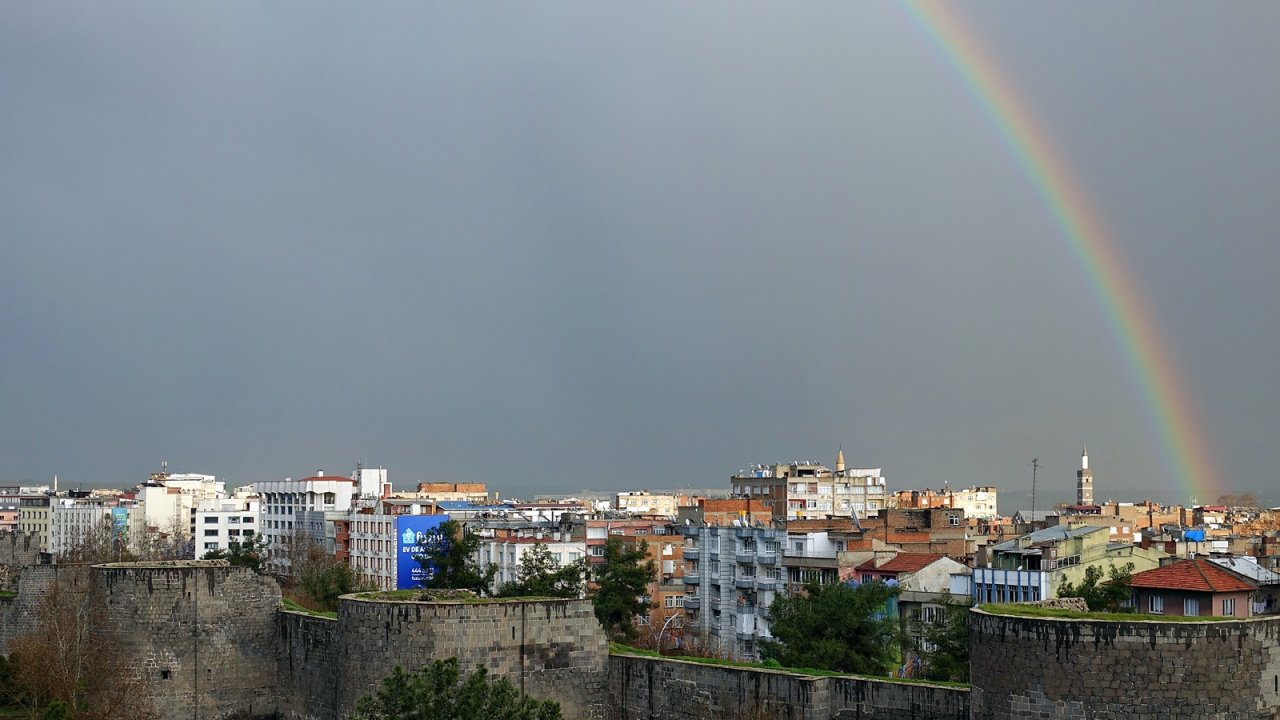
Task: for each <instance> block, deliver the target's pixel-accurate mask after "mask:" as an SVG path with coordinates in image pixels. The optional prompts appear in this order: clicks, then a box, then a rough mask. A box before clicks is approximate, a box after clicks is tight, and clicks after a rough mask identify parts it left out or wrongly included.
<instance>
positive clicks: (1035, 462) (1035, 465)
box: [1029, 458, 1040, 531]
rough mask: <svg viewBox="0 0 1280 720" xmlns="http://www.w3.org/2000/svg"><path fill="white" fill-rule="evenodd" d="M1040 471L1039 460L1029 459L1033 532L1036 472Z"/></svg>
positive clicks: (1033, 525)
mask: <svg viewBox="0 0 1280 720" xmlns="http://www.w3.org/2000/svg"><path fill="white" fill-rule="evenodd" d="M1039 469H1040V458H1031V517H1030V518H1029V520H1030V521H1031V529H1032V531H1034V530H1035V522H1036V471H1038V470H1039Z"/></svg>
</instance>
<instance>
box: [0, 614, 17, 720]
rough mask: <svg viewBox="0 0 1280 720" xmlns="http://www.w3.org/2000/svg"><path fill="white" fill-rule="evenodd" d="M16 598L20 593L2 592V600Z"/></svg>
mask: <svg viewBox="0 0 1280 720" xmlns="http://www.w3.org/2000/svg"><path fill="white" fill-rule="evenodd" d="M16 597H18V593H16V592H14V591H12V590H0V600H13V599H14V598H16ZM0 717H2V716H0Z"/></svg>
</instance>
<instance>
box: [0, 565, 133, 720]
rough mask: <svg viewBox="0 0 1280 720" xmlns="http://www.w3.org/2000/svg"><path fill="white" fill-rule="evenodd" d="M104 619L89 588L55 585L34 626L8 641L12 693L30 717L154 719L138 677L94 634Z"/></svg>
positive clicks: (112, 647) (108, 643) (116, 651)
mask: <svg viewBox="0 0 1280 720" xmlns="http://www.w3.org/2000/svg"><path fill="white" fill-rule="evenodd" d="M104 621H105V614H104V605H103V599H102V597H101V595H100V594H98V592H96V591H95V590H94V589H93V588H90V590H89V591H88V592H87V593H76V592H70V591H67V590H65V589H63V588H60V587H59V586H58V584H57V583H54V584H53V585H52V586H51V587H50V589H49V592H48V594H47V595H46V596H45V597H44V599H43V600H42V601H41V602H40V605H39V606H38V607H37V608H36V613H35V623H34V629H33V630H31V631H29V632H26V633H23V634H21V635H18V636H17V637H15V638H13V639H12V640H11V641H10V642H9V659H10V661H11V663H12V669H13V676H12V681H11V682H12V688H13V690H12V692H14V693H15V694H16V696H17V697H18V699H19V701H20V702H21V704H22V705H24V706H26V707H27V708H28V710H29V711H30V712H31V715H32V717H36V716H37V714H38V713H39V712H41V711H43V713H44V714H43V717H48V718H68V719H70V720H154V719H155V718H157V717H158V714H157V712H156V709H155V707H154V705H152V704H151V702H150V700H149V696H148V694H147V693H146V692H145V685H144V682H143V680H142V678H141V677H139V676H138V675H137V674H135V673H133V672H132V671H130V670H128V669H126V668H124V667H122V666H121V665H120V664H119V655H120V653H119V648H118V647H117V646H115V644H114V643H112V642H111V641H109V640H107V639H106V638H105V637H104V636H103V635H102V634H100V633H98V632H96V630H97V629H98V628H101V627H102V626H103V624H104Z"/></svg>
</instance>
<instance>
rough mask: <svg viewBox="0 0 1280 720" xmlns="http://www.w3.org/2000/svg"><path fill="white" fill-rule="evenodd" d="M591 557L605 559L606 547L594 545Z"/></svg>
mask: <svg viewBox="0 0 1280 720" xmlns="http://www.w3.org/2000/svg"><path fill="white" fill-rule="evenodd" d="M591 557H604V546H603V545H592V546H591Z"/></svg>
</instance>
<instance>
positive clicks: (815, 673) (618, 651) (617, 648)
mask: <svg viewBox="0 0 1280 720" xmlns="http://www.w3.org/2000/svg"><path fill="white" fill-rule="evenodd" d="M609 652H610V653H613V654H615V655H639V656H642V657H651V658H662V659H663V660H683V661H684V662H691V663H698V664H701V665H718V666H721V667H733V668H743V669H745V670H773V671H776V672H785V673H791V674H792V675H808V676H810V677H852V678H860V679H864V680H881V681H884V682H892V683H905V684H907V685H941V686H943V687H955V688H967V687H969V686H968V684H966V683H955V682H945V681H942V680H919V679H915V678H895V677H888V676H884V675H854V674H851V673H841V672H835V671H834V670H821V669H819V668H790V667H782V666H780V665H767V664H765V663H753V662H742V661H740V660H726V659H724V658H714V657H693V656H690V655H659V654H658V653H656V652H654V651H653V650H642V649H640V648H634V647H631V646H629V645H623V644H622V643H609Z"/></svg>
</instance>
